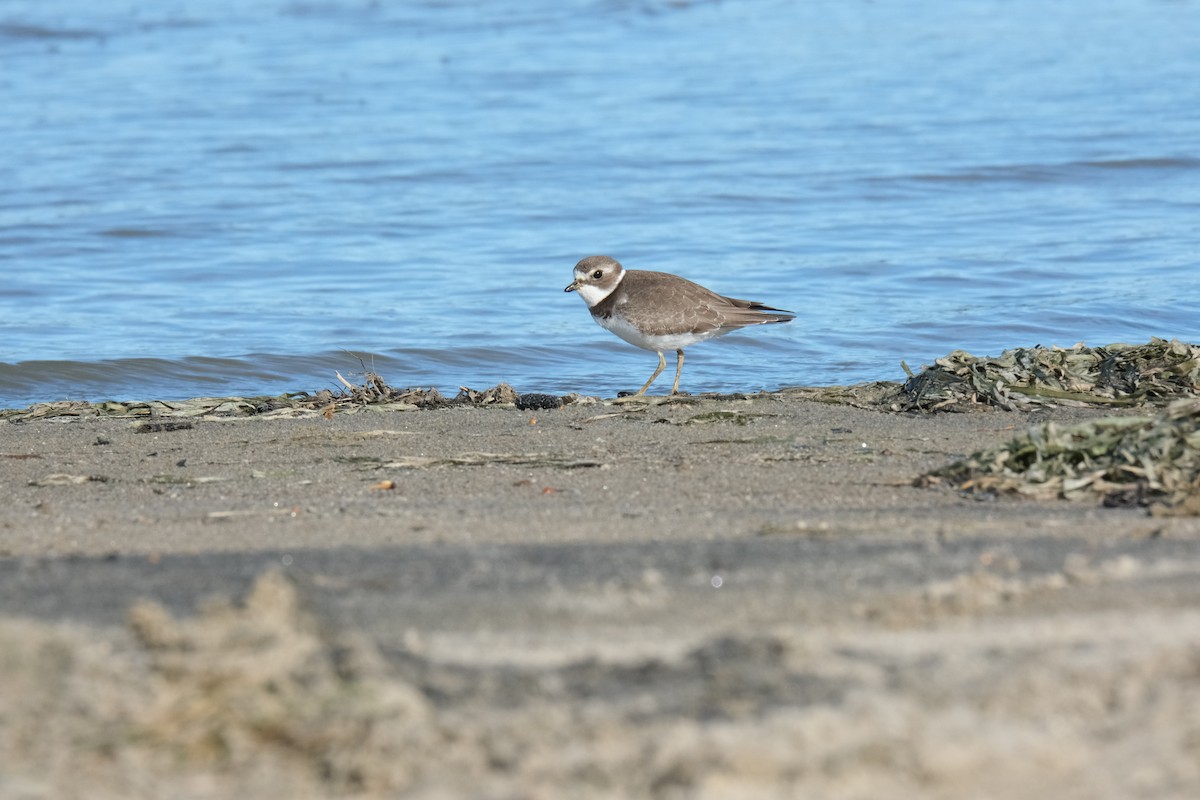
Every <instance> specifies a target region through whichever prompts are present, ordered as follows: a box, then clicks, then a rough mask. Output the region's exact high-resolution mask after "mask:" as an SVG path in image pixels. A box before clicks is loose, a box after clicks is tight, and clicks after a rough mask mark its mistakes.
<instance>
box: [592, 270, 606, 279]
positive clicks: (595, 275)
mask: <svg viewBox="0 0 1200 800" xmlns="http://www.w3.org/2000/svg"><path fill="white" fill-rule="evenodd" d="M603 277H604V270H602V269H598V270H596V271H595V272H593V273H592V280H594V281H598V280H600V279H601V278H603Z"/></svg>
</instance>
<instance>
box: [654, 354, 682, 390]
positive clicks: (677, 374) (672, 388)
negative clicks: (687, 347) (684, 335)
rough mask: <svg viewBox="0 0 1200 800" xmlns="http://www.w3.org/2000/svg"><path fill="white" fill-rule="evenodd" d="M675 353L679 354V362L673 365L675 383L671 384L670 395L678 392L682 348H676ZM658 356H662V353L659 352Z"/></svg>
mask: <svg viewBox="0 0 1200 800" xmlns="http://www.w3.org/2000/svg"><path fill="white" fill-rule="evenodd" d="M675 355H677V356H679V362H678V363H677V364H676V365H675V383H674V384H673V385H672V386H671V394H672V395H677V394H679V374H680V373H681V372H683V348H682V347H681V348H679V349H678V350H676V351H675ZM658 357H659V358H662V354H661V353H659V356H658ZM659 369H661V367H660V368H659Z"/></svg>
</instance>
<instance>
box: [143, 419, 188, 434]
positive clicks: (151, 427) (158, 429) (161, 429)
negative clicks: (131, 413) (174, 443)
mask: <svg viewBox="0 0 1200 800" xmlns="http://www.w3.org/2000/svg"><path fill="white" fill-rule="evenodd" d="M194 427H196V426H195V425H193V424H192V423H190V422H183V421H178V420H175V421H167V422H143V423H142V424H141V425H138V426H137V429H135V430H134V433H170V432H171V431H190V430H191V429H192V428H194Z"/></svg>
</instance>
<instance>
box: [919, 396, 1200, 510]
mask: <svg viewBox="0 0 1200 800" xmlns="http://www.w3.org/2000/svg"><path fill="white" fill-rule="evenodd" d="M943 482H949V483H950V484H951V485H953V486H954V487H956V488H958V489H961V490H964V491H971V492H1015V493H1020V494H1023V495H1031V496H1034V497H1061V498H1067V499H1077V498H1084V497H1097V496H1098V497H1099V498H1101V499H1102V501H1103V503H1104V504H1105V505H1106V506H1131V505H1136V506H1149V507H1150V510H1151V512H1152V513H1154V514H1159V515H1200V400H1194V399H1184V400H1176V401H1175V402H1173V403H1171V404H1170V405H1168V406H1167V407H1166V408H1165V409H1163V410H1162V411H1161V412H1159V413H1158V414H1155V415H1153V416H1128V417H1109V418H1104V419H1096V420H1092V421H1090V422H1084V423H1080V424H1076V425H1058V424H1056V423H1054V422H1045V423H1042V424H1040V425H1035V426H1033V427H1031V428H1030V429H1029V430H1028V431H1027V432H1026V433H1025V434H1023V435H1021V436H1019V437H1017V438H1016V439H1014V440H1013V441H1011V442H1009V443H1008V444H1007V445H1005V446H1003V447H1000V448H996V449H992V450H984V451H981V452H978V453H975V454H974V455H972V456H970V457H969V458H966V459H964V460H962V461H958V462H955V463H954V464H951V465H949V466H947V467H943V468H941V469H937V470H934V471H933V472H930V473H927V474H926V475H923V476H921V477H920V478H918V484H919V485H926V486H928V485H935V484H940V483H943Z"/></svg>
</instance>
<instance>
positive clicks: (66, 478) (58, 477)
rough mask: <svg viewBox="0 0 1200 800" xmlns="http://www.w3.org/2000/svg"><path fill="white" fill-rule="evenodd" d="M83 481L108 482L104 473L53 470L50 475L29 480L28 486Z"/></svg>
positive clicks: (82, 482)
mask: <svg viewBox="0 0 1200 800" xmlns="http://www.w3.org/2000/svg"><path fill="white" fill-rule="evenodd" d="M84 483H108V478H107V477H105V476H104V475H69V474H67V473H65V472H55V473H52V474H50V475H46V476H43V477H41V478H37V479H35V480H31V481H30V482H29V485H30V486H79V485H81V484H84Z"/></svg>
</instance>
